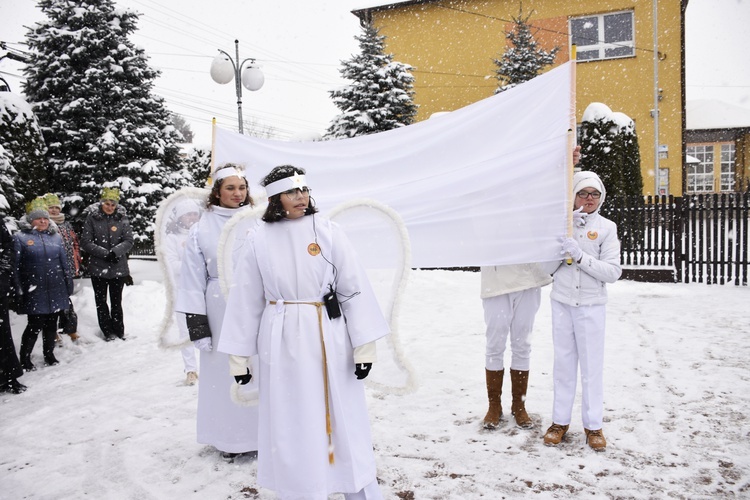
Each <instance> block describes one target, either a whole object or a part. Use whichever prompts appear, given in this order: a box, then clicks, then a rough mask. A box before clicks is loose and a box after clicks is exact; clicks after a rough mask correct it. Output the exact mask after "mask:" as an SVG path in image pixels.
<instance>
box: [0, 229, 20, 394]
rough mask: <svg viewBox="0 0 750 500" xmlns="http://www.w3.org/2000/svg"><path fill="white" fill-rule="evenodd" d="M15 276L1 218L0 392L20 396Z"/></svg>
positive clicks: (9, 242)
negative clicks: (12, 311)
mask: <svg viewBox="0 0 750 500" xmlns="http://www.w3.org/2000/svg"><path fill="white" fill-rule="evenodd" d="M13 275H14V270H13V237H12V236H11V235H10V231H8V228H7V227H6V226H5V222H4V221H3V218H2V216H0V392H10V393H13V394H20V393H22V392H23V391H25V390H26V386H25V385H23V384H22V383H20V382H19V381H18V377H20V376H21V375H23V368H21V363H20V362H19V361H18V356H16V346H15V344H14V343H13V335H12V334H11V331H10V315H9V314H8V302H9V301H10V294H11V293H12V292H13V289H12V287H11V283H13Z"/></svg>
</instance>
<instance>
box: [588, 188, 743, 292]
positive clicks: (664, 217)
mask: <svg viewBox="0 0 750 500" xmlns="http://www.w3.org/2000/svg"><path fill="white" fill-rule="evenodd" d="M602 214H603V215H605V216H606V217H608V218H610V219H612V220H613V221H614V222H616V223H617V226H618V232H619V236H620V241H621V242H622V264H623V267H624V269H625V275H626V277H627V276H628V275H630V276H629V277H632V278H634V279H642V280H646V281H651V280H653V281H675V282H683V283H691V282H698V283H709V284H719V285H723V284H735V285H742V286H747V280H748V272H749V271H750V262H749V261H748V230H749V229H750V224H749V223H750V195H748V193H725V194H700V195H687V196H683V197H681V198H678V197H673V196H656V197H651V196H649V197H641V196H635V197H622V196H619V197H618V196H615V197H611V198H608V199H607V202H606V204H605V205H604V207H602Z"/></svg>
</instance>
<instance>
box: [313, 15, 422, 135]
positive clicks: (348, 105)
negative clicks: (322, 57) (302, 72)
mask: <svg viewBox="0 0 750 500" xmlns="http://www.w3.org/2000/svg"><path fill="white" fill-rule="evenodd" d="M385 38H386V37H385V36H381V35H380V34H379V33H378V30H377V29H376V28H375V27H373V26H371V25H365V26H363V27H362V33H361V34H360V35H359V36H356V37H355V39H356V40H357V41H359V47H360V50H361V53H359V54H355V55H352V57H351V59H349V60H346V61H342V64H343V67H342V68H341V70H340V73H341V76H343V77H344V78H346V79H347V80H349V81H351V82H352V83H351V84H350V85H347V86H345V87H344V88H342V89H339V90H334V91H331V92H330V95H331V98H332V99H333V103H334V104H335V105H336V107H337V108H339V109H340V110H341V114H339V115H337V116H336V117H335V118H334V119H333V120H332V121H331V124H330V126H329V127H328V130H327V132H326V135H325V138H326V139H338V138H346V137H356V136H360V135H367V134H373V133H376V132H384V131H386V130H391V129H395V128H399V127H403V126H405V125H409V124H411V123H413V122H414V117H415V116H416V114H417V106H416V104H414V91H413V83H414V76H413V75H412V74H411V70H412V69H413V68H412V67H411V66H409V65H408V64H404V63H400V62H397V61H394V60H393V54H385V53H384V50H385Z"/></svg>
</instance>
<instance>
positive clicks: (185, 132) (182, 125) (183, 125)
mask: <svg viewBox="0 0 750 500" xmlns="http://www.w3.org/2000/svg"><path fill="white" fill-rule="evenodd" d="M172 125H174V128H176V129H177V131H178V132H179V133H180V134H182V141H181V142H193V136H194V134H193V129H192V128H190V124H189V123H188V122H187V121H186V120H185V118H183V116H182V115H178V114H177V113H172Z"/></svg>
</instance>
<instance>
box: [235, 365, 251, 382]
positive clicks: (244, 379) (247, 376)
mask: <svg viewBox="0 0 750 500" xmlns="http://www.w3.org/2000/svg"><path fill="white" fill-rule="evenodd" d="M252 378H253V376H252V375H250V368H248V369H247V373H246V374H244V375H235V376H234V379H235V380H236V381H237V383H238V384H240V385H247V384H249V383H250V380H252Z"/></svg>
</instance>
